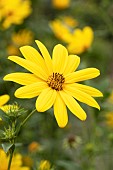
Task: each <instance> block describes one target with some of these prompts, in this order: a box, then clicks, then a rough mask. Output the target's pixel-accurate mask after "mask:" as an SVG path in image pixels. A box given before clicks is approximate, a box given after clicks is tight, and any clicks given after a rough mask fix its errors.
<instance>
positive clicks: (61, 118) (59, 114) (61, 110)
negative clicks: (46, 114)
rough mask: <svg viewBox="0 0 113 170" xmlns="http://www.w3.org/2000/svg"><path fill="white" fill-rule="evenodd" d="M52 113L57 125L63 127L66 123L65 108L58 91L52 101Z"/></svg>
mask: <svg viewBox="0 0 113 170" xmlns="http://www.w3.org/2000/svg"><path fill="white" fill-rule="evenodd" d="M54 115H55V118H56V121H57V123H58V125H59V127H61V128H63V127H65V126H66V124H67V123H68V115H67V109H66V105H65V103H64V101H63V100H62V98H61V97H60V95H59V94H58V93H57V97H56V100H55V103H54Z"/></svg>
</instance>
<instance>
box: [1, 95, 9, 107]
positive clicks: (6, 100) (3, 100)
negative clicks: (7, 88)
mask: <svg viewBox="0 0 113 170" xmlns="http://www.w3.org/2000/svg"><path fill="white" fill-rule="evenodd" d="M9 99H10V97H9V95H7V94H4V95H2V96H0V108H1V107H2V106H3V105H4V104H6V103H7V102H8V101H9Z"/></svg>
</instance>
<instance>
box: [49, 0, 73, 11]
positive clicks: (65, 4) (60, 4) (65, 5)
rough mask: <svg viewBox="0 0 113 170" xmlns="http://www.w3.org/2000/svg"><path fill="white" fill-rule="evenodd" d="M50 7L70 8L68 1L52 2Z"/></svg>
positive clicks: (54, 0)
mask: <svg viewBox="0 0 113 170" xmlns="http://www.w3.org/2000/svg"><path fill="white" fill-rule="evenodd" d="M52 5H53V7H54V8H56V9H65V8H68V7H69V6H70V0H52Z"/></svg>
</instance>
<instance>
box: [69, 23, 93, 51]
mask: <svg viewBox="0 0 113 170" xmlns="http://www.w3.org/2000/svg"><path fill="white" fill-rule="evenodd" d="M93 38H94V33H93V30H92V28H91V27H88V26H87V27H84V28H83V30H81V29H75V30H74V32H73V34H72V38H71V39H70V42H69V44H68V45H67V48H68V51H69V52H70V53H74V54H81V53H83V52H84V51H86V50H87V49H88V48H90V46H91V44H92V42H93Z"/></svg>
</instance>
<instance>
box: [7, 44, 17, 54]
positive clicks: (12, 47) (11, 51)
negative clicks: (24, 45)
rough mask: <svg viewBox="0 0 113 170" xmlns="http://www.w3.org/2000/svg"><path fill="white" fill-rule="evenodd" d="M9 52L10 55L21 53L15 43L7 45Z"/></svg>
mask: <svg viewBox="0 0 113 170" xmlns="http://www.w3.org/2000/svg"><path fill="white" fill-rule="evenodd" d="M7 53H8V55H14V54H15V55H18V54H19V50H18V48H17V47H16V46H15V45H8V47H7Z"/></svg>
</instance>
